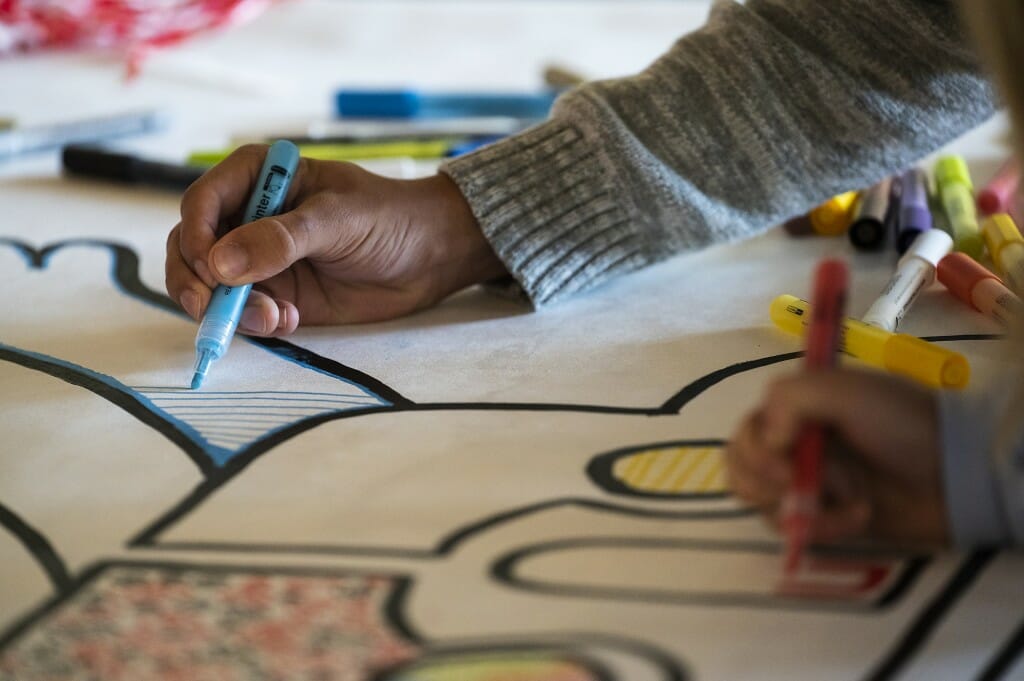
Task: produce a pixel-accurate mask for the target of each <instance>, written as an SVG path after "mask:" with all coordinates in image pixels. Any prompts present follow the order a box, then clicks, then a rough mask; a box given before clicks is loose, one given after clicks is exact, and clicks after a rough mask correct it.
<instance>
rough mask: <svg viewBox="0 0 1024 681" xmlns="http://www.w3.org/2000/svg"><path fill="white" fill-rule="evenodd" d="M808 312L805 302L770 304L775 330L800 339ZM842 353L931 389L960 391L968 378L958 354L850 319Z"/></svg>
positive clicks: (783, 298) (964, 362)
mask: <svg viewBox="0 0 1024 681" xmlns="http://www.w3.org/2000/svg"><path fill="white" fill-rule="evenodd" d="M810 310H811V305H810V303H808V302H807V301H806V300H801V299H799V298H797V297H796V296H790V295H782V296H779V297H778V298H776V299H775V300H773V301H772V304H771V308H770V310H769V313H770V314H771V318H772V321H773V322H775V325H776V326H777V327H779V328H780V329H782V330H783V331H787V332H789V333H793V334H797V335H799V336H803V335H804V334H805V333H807V326H808V324H809V323H810V318H811V314H810ZM841 349H842V351H843V352H845V353H846V354H848V355H850V356H852V357H856V358H857V359H859V360H861V361H862V362H865V363H867V364H870V365H872V366H875V367H878V368H880V369H885V370H886V371H891V372H892V373H894V374H901V375H903V376H907V377H909V378H913V379H914V380H916V381H920V382H921V383H924V384H925V385H929V386H931V387H933V388H963V387H964V386H966V385H967V382H968V381H969V380H970V377H971V366H970V364H969V363H968V362H967V358H966V357H964V356H963V355H961V354H960V353H959V352H953V351H952V350H947V349H945V348H943V347H941V346H938V345H935V344H934V343H929V342H928V341H925V340H921V339H920V338H917V337H915V336H910V335H908V334H905V333H891V332H889V331H885V330H883V329H879V328H877V327H874V326H869V325H867V324H865V323H863V322H859V321H857V320H856V319H851V318H849V317H847V318H846V319H844V320H843V331H842V339H841Z"/></svg>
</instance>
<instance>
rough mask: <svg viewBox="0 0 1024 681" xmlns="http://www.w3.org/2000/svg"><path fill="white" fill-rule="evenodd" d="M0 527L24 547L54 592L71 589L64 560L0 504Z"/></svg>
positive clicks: (48, 544) (41, 537)
mask: <svg viewBox="0 0 1024 681" xmlns="http://www.w3.org/2000/svg"><path fill="white" fill-rule="evenodd" d="M0 527H3V528H4V529H6V530H7V531H8V532H10V533H11V534H12V535H13V536H14V538H15V539H17V540H18V541H19V542H20V543H21V545H22V546H24V547H25V550H26V551H28V553H29V555H31V556H32V558H33V559H34V560H35V561H36V563H37V564H38V565H39V567H40V568H41V569H42V571H43V572H44V573H45V574H46V577H47V578H48V579H49V580H50V584H52V585H53V589H54V591H56V592H57V593H63V592H65V591H66V590H67V589H68V588H70V587H71V584H72V580H71V575H70V574H69V573H68V569H67V566H66V565H65V564H64V559H63V558H61V557H60V554H58V553H57V551H56V550H55V549H54V548H53V545H52V544H50V542H49V540H47V539H46V537H44V536H43V535H42V533H40V532H39V531H38V530H36V529H35V528H34V527H32V526H31V525H29V524H28V523H27V522H25V521H24V520H23V519H22V518H21V517H20V516H18V514H16V513H15V512H14V511H12V510H11V509H9V508H8V507H7V506H5V505H4V504H2V503H0Z"/></svg>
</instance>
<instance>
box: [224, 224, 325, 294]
mask: <svg viewBox="0 0 1024 681" xmlns="http://www.w3.org/2000/svg"><path fill="white" fill-rule="evenodd" d="M314 224H315V223H314V222H313V221H311V220H309V219H307V218H306V217H305V216H304V215H303V214H302V213H301V211H299V210H293V211H289V212H287V213H282V214H280V215H275V216H271V217H266V218H262V219H260V220H256V221H255V222H250V223H249V224H247V225H242V226H241V227H236V228H235V229H233V230H231V231H230V232H228V233H227V234H225V235H224V236H223V237H221V238H220V240H219V241H217V243H215V244H214V245H213V247H212V248H211V249H210V257H209V262H210V271H211V272H212V274H213V276H214V278H215V279H217V280H218V281H220V282H223V283H225V284H228V285H230V286H241V285H243V284H252V283H255V282H258V281H263V280H264V279H269V278H270V277H272V276H274V275H276V274H279V273H280V272H282V271H284V270H285V269H287V268H288V267H290V266H291V265H292V264H293V263H294V262H296V261H297V260H301V259H302V258H305V257H308V256H311V255H317V254H318V253H320V252H322V250H323V249H325V248H326V246H327V242H328V238H327V235H326V232H325V230H324V229H322V228H316V227H314V226H313V225H314Z"/></svg>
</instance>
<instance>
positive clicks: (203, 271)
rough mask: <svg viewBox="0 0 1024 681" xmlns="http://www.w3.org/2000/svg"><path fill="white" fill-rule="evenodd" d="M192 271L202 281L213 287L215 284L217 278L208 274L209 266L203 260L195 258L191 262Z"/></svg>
mask: <svg viewBox="0 0 1024 681" xmlns="http://www.w3.org/2000/svg"><path fill="white" fill-rule="evenodd" d="M192 271H193V272H195V273H196V276H197V277H199V278H200V279H202V280H203V283H204V284H206V285H207V286H209V287H210V288H213V287H214V286H216V285H217V280H216V279H214V278H213V275H212V274H210V268H209V267H208V266H207V265H206V261H205V260H196V261H195V262H194V263H193V264H192Z"/></svg>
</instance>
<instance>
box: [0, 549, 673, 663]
mask: <svg viewBox="0 0 1024 681" xmlns="http://www.w3.org/2000/svg"><path fill="white" fill-rule="evenodd" d="M115 568H139V569H154V570H174V571H189V572H199V573H205V574H223V573H245V574H261V575H297V576H314V577H349V576H359V577H377V578H383V579H388V580H391V581H392V584H393V588H392V590H391V592H390V593H389V594H388V595H387V597H386V599H385V601H384V603H383V605H382V608H381V613H382V618H383V620H384V621H385V623H386V624H387V625H388V626H389V627H391V629H392V630H393V631H394V632H395V633H396V634H397V635H398V636H400V637H402V638H404V639H405V640H406V641H408V642H409V643H412V644H415V645H417V646H419V647H420V648H421V649H422V659H428V658H429V657H430V656H431V655H437V656H438V657H445V656H448V657H450V656H453V655H456V654H472V653H477V654H479V653H487V652H504V651H527V650H555V651H558V650H562V651H565V657H566V658H572V659H575V658H576V657H579V658H581V659H585V660H586V661H587V663H588V665H591V666H593V667H594V668H595V669H598V670H600V671H602V672H605V675H604V676H599V677H598V678H599V679H601V680H602V681H604V680H606V679H607V681H615V679H614V677H612V676H610V675H608V674H607V672H606V670H605V669H604V667H603V666H602V665H600V663H599V662H597V661H596V660H594V659H593V658H592V657H590V656H587V655H585V654H584V653H581V650H582V649H583V648H584V647H586V646H600V647H604V648H608V649H617V650H621V651H624V652H626V653H627V654H630V655H632V656H634V657H637V658H640V659H643V660H644V661H645V662H647V663H649V664H650V665H651V666H652V668H654V669H657V670H658V671H660V672H661V673H662V674H663V676H664V681H686V679H687V678H688V675H687V674H686V673H685V672H684V668H683V666H682V665H681V664H680V663H679V662H678V661H677V660H676V659H675V658H674V657H673V656H672V655H670V654H669V653H667V652H666V651H664V650H661V649H660V648H657V647H656V646H654V645H651V644H649V643H646V642H641V641H636V640H632V639H627V638H620V637H617V636H610V635H607V634H591V633H586V632H572V631H558V632H531V633H530V634H529V635H528V636H522V637H512V638H503V639H496V638H495V639H484V638H480V639H449V640H443V639H439V640H435V639H430V638H428V637H426V636H424V635H423V634H422V633H420V632H419V631H418V630H417V629H416V628H415V627H413V626H412V624H411V623H410V622H409V620H408V617H407V610H408V608H407V603H408V599H409V594H410V591H411V589H412V587H413V585H414V578H413V577H412V576H411V575H408V574H403V573H398V572H393V571H388V570H361V569H349V568H341V569H339V568H323V567H309V566H298V567H296V566H285V567H282V566H267V565H256V566H254V565H244V564H223V563H222V564H215V563H188V562H183V561H154V560H105V561H100V562H97V563H94V564H92V565H90V566H89V567H87V568H85V569H84V570H83V571H82V572H81V573H80V574H79V575H78V576H77V577H76V578H75V579H74V580H72V581H71V582H70V583H69V585H68V588H66V589H64V590H62V591H60V592H58V593H57V594H55V595H54V596H53V597H52V598H50V599H48V600H47V601H46V602H45V603H43V604H42V605H40V606H39V607H37V608H36V609H34V610H32V611H30V612H29V613H27V614H26V615H24V616H23V617H21V618H20V619H19V620H17V621H16V622H14V623H13V624H12V625H11V626H10V627H8V628H7V629H6V630H5V631H3V632H0V653H2V652H3V651H4V650H5V649H6V648H7V647H8V646H10V645H11V644H13V643H14V642H15V641H17V639H19V638H20V637H21V636H22V635H24V634H26V633H28V631H29V630H30V629H31V628H32V627H33V626H35V625H36V624H38V623H39V622H40V621H42V620H43V619H44V618H46V617H47V616H48V615H50V614H51V613H54V612H56V611H57V610H58V609H59V608H60V607H61V606H62V605H64V604H65V603H67V602H68V601H70V600H71V599H73V598H74V597H75V595H76V594H78V593H79V592H81V591H82V589H84V588H85V587H87V586H88V585H89V584H90V583H92V582H93V581H94V580H96V579H97V578H99V577H100V576H101V575H102V574H103V573H104V572H105V571H107V570H110V569H115ZM403 668H408V665H400V666H399V667H396V668H394V669H388V670H383V671H381V672H379V673H377V674H374V675H372V676H370V677H368V678H367V680H366V681H385V680H386V679H388V678H394V673H395V672H396V671H401V669H403ZM623 681H624V680H623Z"/></svg>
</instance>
